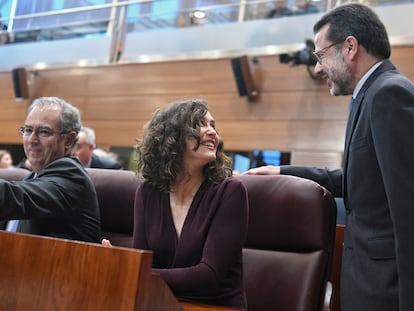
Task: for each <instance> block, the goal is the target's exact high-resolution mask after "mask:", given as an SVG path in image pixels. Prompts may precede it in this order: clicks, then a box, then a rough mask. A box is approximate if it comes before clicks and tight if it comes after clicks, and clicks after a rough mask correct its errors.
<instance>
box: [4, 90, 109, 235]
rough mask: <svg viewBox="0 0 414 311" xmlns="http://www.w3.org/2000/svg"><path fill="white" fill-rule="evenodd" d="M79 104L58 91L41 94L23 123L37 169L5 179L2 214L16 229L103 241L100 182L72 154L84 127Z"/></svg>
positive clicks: (26, 149)
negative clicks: (52, 94)
mask: <svg viewBox="0 0 414 311" xmlns="http://www.w3.org/2000/svg"><path fill="white" fill-rule="evenodd" d="M81 126H82V124H81V120H80V113H79V110H78V109H77V108H76V107H74V106H72V105H71V104H69V103H67V102H66V101H64V100H62V99H60V98H57V97H42V98H38V99H36V100H35V101H34V102H33V103H32V104H31V105H30V107H29V111H28V115H27V117H26V120H25V124H24V125H23V126H22V127H20V128H19V134H20V135H21V136H22V139H23V147H24V152H25V154H26V158H27V159H28V161H29V162H30V164H31V167H32V172H31V173H30V174H29V175H28V176H27V177H26V178H25V179H24V180H22V181H6V180H2V179H0V220H10V222H9V226H8V227H9V228H12V227H13V226H12V224H13V225H14V224H15V223H16V222H14V221H12V220H18V225H17V228H16V231H17V232H23V233H29V234H37V235H43V236H51V237H56V238H64V239H71V240H79V241H86V242H100V241H101V225H100V213H99V206H98V199H97V194H96V191H95V187H94V185H93V183H92V180H91V179H90V177H89V175H88V174H87V172H86V171H85V169H84V167H83V166H82V164H81V163H80V162H79V161H78V159H77V158H75V157H72V156H71V152H72V149H73V147H74V145H75V143H76V140H77V135H78V133H79V130H80V128H81Z"/></svg>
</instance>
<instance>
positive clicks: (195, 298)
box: [133, 99, 248, 310]
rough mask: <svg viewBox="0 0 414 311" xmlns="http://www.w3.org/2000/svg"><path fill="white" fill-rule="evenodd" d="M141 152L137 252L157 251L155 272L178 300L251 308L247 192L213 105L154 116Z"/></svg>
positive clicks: (190, 105) (195, 104)
mask: <svg viewBox="0 0 414 311" xmlns="http://www.w3.org/2000/svg"><path fill="white" fill-rule="evenodd" d="M137 154H138V173H139V174H141V175H142V177H143V178H144V180H145V181H144V182H143V183H142V184H141V186H140V187H139V188H138V189H137V192H136V196H135V219H134V239H133V247H134V248H138V249H146V250H151V251H153V252H154V260H153V271H154V272H156V273H159V274H160V275H161V277H162V278H163V279H164V280H165V282H166V283H167V284H168V286H169V287H170V288H171V290H172V291H173V292H174V294H175V295H176V296H177V297H178V298H179V299H181V300H185V301H190V302H195V303H203V304H212V305H219V306H227V307H233V308H237V309H241V310H247V306H246V298H245V294H244V291H243V280H242V247H243V244H244V241H245V238H246V234H247V222H248V200H247V191H246V188H245V187H244V185H243V184H242V183H241V181H240V180H238V179H237V178H233V177H231V175H232V169H231V164H232V163H231V159H230V158H229V157H227V156H226V155H225V154H224V152H223V141H222V140H221V139H220V136H219V135H218V133H217V130H216V127H215V121H214V119H213V117H212V115H211V114H210V112H209V111H208V108H207V102H206V101H205V100H198V99H196V100H187V101H180V102H176V103H173V104H171V105H170V106H168V107H167V108H164V109H161V110H158V111H156V113H155V114H154V115H153V117H152V119H151V120H150V121H149V122H148V123H147V124H146V126H145V127H144V135H143V138H142V140H140V141H139V142H138V145H137Z"/></svg>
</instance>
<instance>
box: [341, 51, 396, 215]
mask: <svg viewBox="0 0 414 311" xmlns="http://www.w3.org/2000/svg"><path fill="white" fill-rule="evenodd" d="M393 69H395V66H394V65H393V64H392V63H391V61H390V60H388V59H387V60H385V61H384V62H383V63H382V64H381V65H380V66H379V67H378V68H377V69H376V70H375V71H374V72H373V73H372V74H371V76H370V77H369V78H368V79H367V81H365V83H364V85H363V86H362V88H361V90H360V91H359V93H358V95H357V97H356V98H355V99H354V101H353V104H352V109H351V111H350V112H349V117H348V122H347V125H346V133H345V147H344V162H343V180H342V185H343V195H344V199H345V206H346V207H347V209H348V204H347V183H346V182H347V172H348V160H349V146H350V144H351V140H352V137H353V134H354V131H355V127H356V125H357V123H358V120H359V119H360V117H361V112H362V110H363V107H364V106H365V105H366V103H365V94H366V92H367V91H368V89H369V87H370V86H371V85H372V83H373V82H374V81H375V80H376V79H377V78H378V76H380V75H381V74H382V73H384V72H386V71H389V70H393Z"/></svg>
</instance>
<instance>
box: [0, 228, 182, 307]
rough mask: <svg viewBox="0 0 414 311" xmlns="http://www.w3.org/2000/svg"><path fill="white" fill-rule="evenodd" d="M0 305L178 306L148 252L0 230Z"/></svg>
mask: <svg viewBox="0 0 414 311" xmlns="http://www.w3.org/2000/svg"><path fill="white" fill-rule="evenodd" d="M0 245H1V252H0V309H1V310H39V311H55V310H59V311H64V310H82V311H88V310H91V311H92V310H93V311H96V310H100V311H106V310H108V311H113V310H117V311H124V310H125V311H130V310H140V311H144V310H145V311H146V310H151V311H167V310H168V311H182V306H181V305H180V303H179V302H178V300H177V299H176V298H175V297H174V295H173V294H172V292H171V291H170V289H169V288H168V286H167V285H166V284H165V282H164V281H163V280H162V279H161V277H159V276H158V275H153V274H152V272H151V265H152V252H148V251H140V250H134V249H127V248H120V247H103V246H101V245H99V244H93V243H84V242H75V241H68V240H62V239H54V238H47V237H40V236H34V235H27V234H20V233H10V232H4V231H0Z"/></svg>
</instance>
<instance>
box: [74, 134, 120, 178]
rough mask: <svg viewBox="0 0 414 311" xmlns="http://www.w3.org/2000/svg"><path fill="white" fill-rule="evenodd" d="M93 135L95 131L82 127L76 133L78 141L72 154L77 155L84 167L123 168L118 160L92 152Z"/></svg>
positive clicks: (93, 146)
mask: <svg viewBox="0 0 414 311" xmlns="http://www.w3.org/2000/svg"><path fill="white" fill-rule="evenodd" d="M95 137H96V136H95V131H94V130H93V129H91V128H89V127H82V128H81V130H80V132H79V134H78V143H77V144H76V146H75V148H74V150H73V155H74V156H75V157H78V159H79V161H80V162H81V163H82V165H83V166H84V167H91V168H105V169H118V170H119V169H123V167H122V164H121V163H119V162H118V161H114V160H111V159H109V158H107V157H106V156H99V155H98V154H96V153H94V150H95V148H96V144H95Z"/></svg>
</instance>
